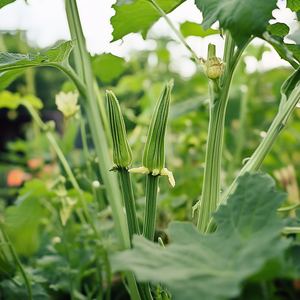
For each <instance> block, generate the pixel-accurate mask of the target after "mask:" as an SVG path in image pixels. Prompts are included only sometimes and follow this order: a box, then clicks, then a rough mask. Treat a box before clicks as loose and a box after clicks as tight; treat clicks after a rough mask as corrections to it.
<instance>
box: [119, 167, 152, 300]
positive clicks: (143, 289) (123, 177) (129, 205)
mask: <svg viewBox="0 0 300 300" xmlns="http://www.w3.org/2000/svg"><path fill="white" fill-rule="evenodd" d="M118 173H119V178H120V184H121V191H122V194H123V199H124V203H125V209H126V216H127V223H128V229H129V236H130V243H131V246H132V236H133V235H134V234H138V235H139V234H140V229H139V225H138V219H137V216H136V209H135V202H134V196H133V191H132V183H131V178H130V173H129V172H128V169H127V168H122V167H120V168H119V169H118ZM157 177H158V176H157ZM154 225H155V224H154ZM137 286H138V289H139V292H140V295H141V298H142V299H143V300H153V298H152V296H151V291H150V286H149V284H148V283H139V282H138V283H137Z"/></svg>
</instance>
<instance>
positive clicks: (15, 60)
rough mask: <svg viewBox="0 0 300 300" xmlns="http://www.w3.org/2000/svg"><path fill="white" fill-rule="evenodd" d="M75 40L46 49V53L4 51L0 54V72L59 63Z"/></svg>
mask: <svg viewBox="0 0 300 300" xmlns="http://www.w3.org/2000/svg"><path fill="white" fill-rule="evenodd" d="M75 43H76V41H68V42H65V43H62V44H60V45H59V46H57V47H55V48H53V49H50V50H48V51H47V53H46V55H45V56H44V55H41V54H38V55H33V54H20V53H4V52H2V53H1V54H0V72H4V71H9V70H15V69H22V68H28V67H40V66H47V65H55V64H60V63H62V62H63V61H64V60H66V59H67V58H68V56H69V54H70V52H71V51H72V49H73V47H74V46H75Z"/></svg>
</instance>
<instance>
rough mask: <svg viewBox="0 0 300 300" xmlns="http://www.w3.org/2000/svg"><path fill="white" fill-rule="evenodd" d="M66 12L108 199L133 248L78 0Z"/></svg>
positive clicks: (126, 241)
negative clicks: (104, 127) (106, 135)
mask: <svg viewBox="0 0 300 300" xmlns="http://www.w3.org/2000/svg"><path fill="white" fill-rule="evenodd" d="M66 12H67V17H68V22H69V27H70V32H71V36H72V38H73V39H77V41H78V43H77V45H76V46H75V48H74V54H75V64H76V69H77V72H78V74H79V76H80V77H81V78H82V79H83V81H84V83H85V84H86V93H85V95H82V96H83V97H84V96H85V100H86V101H85V102H84V108H85V112H86V114H87V118H88V121H89V125H90V129H91V133H92V136H93V142H94V145H95V150H96V154H97V156H98V158H99V169H100V173H101V175H102V177H103V181H104V184H105V187H106V192H107V194H108V200H109V202H110V205H111V207H112V212H113V217H114V222H115V226H116V231H117V234H118V237H119V241H120V245H121V248H122V249H125V248H129V246H130V243H129V236H128V229H127V225H126V219H125V214H124V212H123V207H122V200H121V194H120V190H119V187H118V185H117V177H116V175H115V174H114V173H109V171H108V170H109V168H110V166H111V158H110V155H109V150H108V146H107V142H106V137H105V133H104V130H103V125H102V122H101V116H100V113H99V108H98V105H97V101H96V97H95V93H94V88H93V76H92V68H91V63H90V57H89V54H88V52H87V50H86V44H85V38H84V35H83V32H82V28H81V24H80V19H79V14H78V10H77V5H76V1H75V0H69V1H66ZM79 92H80V91H79Z"/></svg>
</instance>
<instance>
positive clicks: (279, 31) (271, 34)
mask: <svg viewBox="0 0 300 300" xmlns="http://www.w3.org/2000/svg"><path fill="white" fill-rule="evenodd" d="M267 29H268V32H265V33H264V34H263V38H264V39H265V40H266V41H267V42H268V43H270V44H271V45H272V46H273V47H274V49H275V50H276V51H277V52H278V54H279V55H280V57H281V58H283V59H285V60H287V61H288V62H290V63H291V65H292V66H293V67H294V68H295V69H296V68H297V66H298V64H296V63H295V62H294V60H293V59H295V60H297V61H298V63H299V62H300V44H287V43H285V42H284V41H283V39H284V37H285V36H286V35H287V34H288V33H289V27H288V26H287V25H286V24H284V23H275V24H272V25H269V26H268V28H267Z"/></svg>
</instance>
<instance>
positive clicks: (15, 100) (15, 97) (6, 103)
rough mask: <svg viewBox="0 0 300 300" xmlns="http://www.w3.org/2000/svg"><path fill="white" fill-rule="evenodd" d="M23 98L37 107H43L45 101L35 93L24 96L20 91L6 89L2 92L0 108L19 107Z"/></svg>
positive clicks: (0, 94)
mask: <svg viewBox="0 0 300 300" xmlns="http://www.w3.org/2000/svg"><path fill="white" fill-rule="evenodd" d="M21 99H24V100H26V101H28V102H29V103H30V104H31V105H32V106H33V107H34V108H36V109H42V108H43V106H44V105H43V102H42V101H41V100H40V99H39V98H38V97H36V96H34V95H29V94H27V95H24V96H23V97H22V96H21V95H20V94H19V93H11V92H10V91H6V90H4V91H2V92H0V108H2V107H6V108H9V109H17V108H18V106H19V105H20V100H21Z"/></svg>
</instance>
